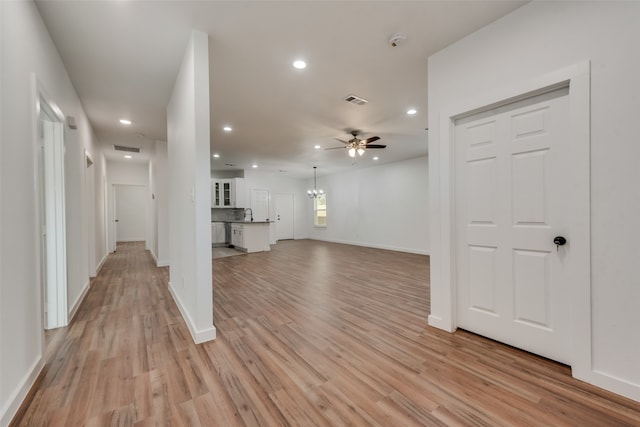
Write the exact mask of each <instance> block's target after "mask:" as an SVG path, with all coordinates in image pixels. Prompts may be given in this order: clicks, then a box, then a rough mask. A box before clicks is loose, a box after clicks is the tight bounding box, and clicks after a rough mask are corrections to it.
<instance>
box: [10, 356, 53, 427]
mask: <svg viewBox="0 0 640 427" xmlns="http://www.w3.org/2000/svg"><path fill="white" fill-rule="evenodd" d="M43 368H44V359H43V358H42V356H40V357H38V358H37V359H36V360H35V361H34V362H33V364H32V365H31V368H30V369H29V370H28V371H27V374H26V375H25V376H24V377H23V379H22V381H20V384H21V385H20V386H18V387H17V388H16V389H15V390H14V392H13V393H11V395H10V397H9V398H8V399H7V400H6V401H7V402H9V403H8V404H7V405H6V406H5V407H4V408H2V415H1V416H0V426H2V427H5V426H8V425H9V424H10V423H11V421H12V420H13V417H15V416H16V413H17V412H18V409H20V405H22V402H24V399H25V398H26V397H27V395H28V394H29V391H30V390H31V388H32V387H33V386H34V384H35V382H36V380H37V379H38V376H39V375H40V373H41V372H42V369H43Z"/></svg>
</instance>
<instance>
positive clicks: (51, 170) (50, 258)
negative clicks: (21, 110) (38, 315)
mask: <svg viewBox="0 0 640 427" xmlns="http://www.w3.org/2000/svg"><path fill="white" fill-rule="evenodd" d="M36 112H37V114H36V117H37V135H38V137H37V145H38V150H37V153H38V154H37V157H38V159H37V162H38V175H39V176H38V184H39V191H38V195H39V222H40V234H39V235H40V253H41V256H40V269H41V283H42V295H43V319H44V321H43V324H44V329H53V328H58V327H61V326H65V325H66V324H67V321H68V315H67V249H66V220H65V191H64V115H63V114H62V112H61V111H60V110H59V108H58V107H57V106H56V105H55V104H54V103H53V102H51V101H48V100H47V98H46V97H45V95H44V94H43V92H42V91H41V90H38V95H37V98H36Z"/></svg>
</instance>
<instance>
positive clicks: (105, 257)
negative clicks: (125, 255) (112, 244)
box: [96, 253, 109, 276]
mask: <svg viewBox="0 0 640 427" xmlns="http://www.w3.org/2000/svg"><path fill="white" fill-rule="evenodd" d="M108 256H109V253H106V254H104V256H103V257H102V259H101V260H100V262H99V263H98V267H96V276H97V275H98V274H100V270H102V267H104V262H105V261H106V260H107V257H108Z"/></svg>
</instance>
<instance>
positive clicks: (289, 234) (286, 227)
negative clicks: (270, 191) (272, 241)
mask: <svg viewBox="0 0 640 427" xmlns="http://www.w3.org/2000/svg"><path fill="white" fill-rule="evenodd" d="M275 211H276V212H275V213H276V218H275V221H276V240H287V239H293V237H294V235H293V230H294V228H293V194H276V197H275Z"/></svg>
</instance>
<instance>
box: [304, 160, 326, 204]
mask: <svg viewBox="0 0 640 427" xmlns="http://www.w3.org/2000/svg"><path fill="white" fill-rule="evenodd" d="M317 168H318V167H317V166H314V167H313V190H307V196H309V198H310V199H315V198H317V197H318V196H322V195H323V194H324V191H322V190H318V185H317V178H316V169H317Z"/></svg>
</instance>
